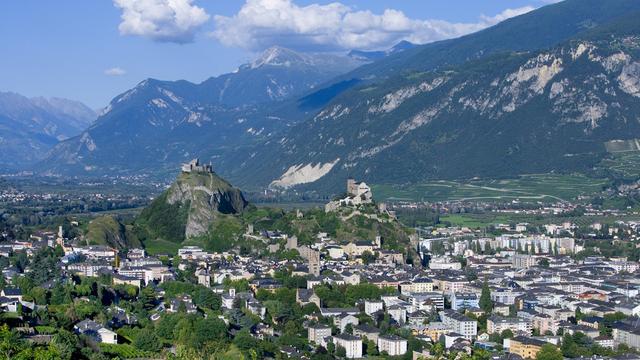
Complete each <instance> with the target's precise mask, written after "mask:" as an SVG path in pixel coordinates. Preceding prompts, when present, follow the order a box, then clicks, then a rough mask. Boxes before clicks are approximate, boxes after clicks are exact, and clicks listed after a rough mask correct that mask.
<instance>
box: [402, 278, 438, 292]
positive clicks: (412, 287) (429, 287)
mask: <svg viewBox="0 0 640 360" xmlns="http://www.w3.org/2000/svg"><path fill="white" fill-rule="evenodd" d="M432 291H433V281H432V280H431V279H429V278H425V277H419V278H415V279H413V280H411V281H406V282H403V283H401V284H400V292H401V293H402V294H405V295H408V294H415V293H418V294H422V293H428V292H432Z"/></svg>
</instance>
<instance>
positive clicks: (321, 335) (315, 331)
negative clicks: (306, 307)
mask: <svg viewBox="0 0 640 360" xmlns="http://www.w3.org/2000/svg"><path fill="white" fill-rule="evenodd" d="M307 331H308V339H309V342H310V343H315V344H318V345H321V346H324V347H326V346H327V338H330V337H331V327H330V326H327V325H320V324H318V325H313V326H309V328H308V329H307Z"/></svg>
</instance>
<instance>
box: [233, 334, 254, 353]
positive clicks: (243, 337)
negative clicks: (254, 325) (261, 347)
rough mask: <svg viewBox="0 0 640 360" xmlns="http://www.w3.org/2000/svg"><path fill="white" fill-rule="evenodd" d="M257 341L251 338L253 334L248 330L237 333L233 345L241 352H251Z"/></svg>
mask: <svg viewBox="0 0 640 360" xmlns="http://www.w3.org/2000/svg"><path fill="white" fill-rule="evenodd" d="M256 343H257V341H256V339H254V337H253V336H251V333H250V332H249V330H247V329H242V330H240V331H238V332H237V333H236V336H235V337H234V338H233V344H234V345H235V346H237V347H238V348H239V349H240V350H244V351H247V350H250V349H253V348H255V347H256Z"/></svg>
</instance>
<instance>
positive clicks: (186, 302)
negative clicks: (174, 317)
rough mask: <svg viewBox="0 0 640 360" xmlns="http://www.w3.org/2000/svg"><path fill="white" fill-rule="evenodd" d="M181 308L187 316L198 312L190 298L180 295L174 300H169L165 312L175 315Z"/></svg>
mask: <svg viewBox="0 0 640 360" xmlns="http://www.w3.org/2000/svg"><path fill="white" fill-rule="evenodd" d="M181 307H184V310H185V311H186V312H187V314H195V313H196V311H197V310H198V308H197V307H196V306H195V305H194V304H193V301H192V300H191V296H189V295H180V296H176V298H175V299H171V301H170V302H169V308H168V309H167V311H168V312H171V313H177V312H178V311H180V308H181Z"/></svg>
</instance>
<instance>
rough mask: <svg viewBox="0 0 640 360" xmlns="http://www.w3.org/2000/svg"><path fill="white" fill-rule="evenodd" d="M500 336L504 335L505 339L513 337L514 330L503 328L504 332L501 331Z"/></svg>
mask: <svg viewBox="0 0 640 360" xmlns="http://www.w3.org/2000/svg"><path fill="white" fill-rule="evenodd" d="M500 337H502V338H503V339H510V338H512V337H513V331H511V329H505V330H502V332H501V333H500Z"/></svg>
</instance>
